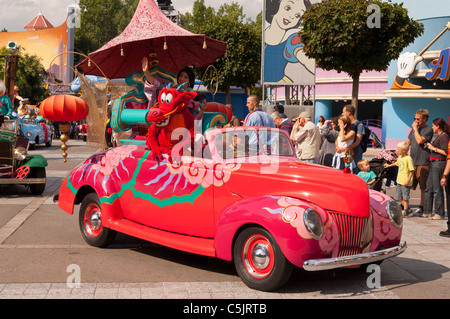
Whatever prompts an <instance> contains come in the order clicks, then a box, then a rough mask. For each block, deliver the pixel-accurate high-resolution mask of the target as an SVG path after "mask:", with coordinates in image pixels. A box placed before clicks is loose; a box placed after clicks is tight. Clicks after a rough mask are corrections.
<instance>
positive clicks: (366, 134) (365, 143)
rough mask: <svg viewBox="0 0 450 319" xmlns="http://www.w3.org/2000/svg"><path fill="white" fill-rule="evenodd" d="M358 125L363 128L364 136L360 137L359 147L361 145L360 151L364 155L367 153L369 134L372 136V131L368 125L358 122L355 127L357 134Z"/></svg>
mask: <svg viewBox="0 0 450 319" xmlns="http://www.w3.org/2000/svg"><path fill="white" fill-rule="evenodd" d="M359 124H361V125H363V126H364V134H363V136H362V139H361V143H360V145H361V149H362V151H363V153H365V152H366V151H367V146H368V145H369V143H370V134H372V130H370V129H369V123H367V124H366V125H364V124H363V123H362V122H360V121H358V124H357V126H356V132H358V125H359Z"/></svg>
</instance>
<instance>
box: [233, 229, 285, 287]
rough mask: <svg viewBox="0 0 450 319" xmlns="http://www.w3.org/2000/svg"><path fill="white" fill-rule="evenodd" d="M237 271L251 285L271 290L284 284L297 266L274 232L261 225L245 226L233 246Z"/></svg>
mask: <svg viewBox="0 0 450 319" xmlns="http://www.w3.org/2000/svg"><path fill="white" fill-rule="evenodd" d="M233 257H234V264H235V267H236V271H237V273H238V275H239V277H240V278H241V279H242V281H243V282H244V283H245V284H246V285H247V286H249V287H250V288H253V289H257V290H262V291H271V290H274V289H276V288H279V287H281V286H282V285H284V284H285V283H286V282H287V281H288V280H289V278H290V276H291V274H292V270H293V268H294V266H293V265H292V264H291V263H290V262H289V261H288V260H287V259H286V257H285V256H284V255H283V252H282V251H281V249H280V247H279V246H278V244H277V242H276V241H275V239H274V238H273V236H272V235H271V234H270V233H269V232H268V231H267V230H265V229H263V228H260V227H250V228H246V229H244V230H243V231H242V232H240V233H239V235H238V236H237V238H236V241H235V243H234V248H233Z"/></svg>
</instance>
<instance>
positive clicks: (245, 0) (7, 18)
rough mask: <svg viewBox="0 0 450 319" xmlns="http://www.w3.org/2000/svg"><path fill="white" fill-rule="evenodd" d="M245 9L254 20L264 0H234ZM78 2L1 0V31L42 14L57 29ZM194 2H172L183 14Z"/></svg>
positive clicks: (210, 2)
mask: <svg viewBox="0 0 450 319" xmlns="http://www.w3.org/2000/svg"><path fill="white" fill-rule="evenodd" d="M234 1H235V2H238V3H239V4H240V5H242V6H243V8H244V14H245V15H246V16H247V17H249V18H252V19H255V18H256V15H257V14H258V13H259V12H260V11H262V1H263V0H234ZM78 2H79V1H78V0H0V30H3V28H6V29H7V30H8V31H10V32H14V31H24V26H25V25H27V24H28V22H30V21H31V20H32V19H33V18H35V17H36V16H37V15H38V13H39V11H41V12H42V14H43V15H44V17H46V18H47V19H48V20H49V21H50V23H51V24H52V25H53V26H54V27H57V26H59V25H61V24H62V23H63V22H64V21H65V19H66V16H67V7H68V6H69V5H71V4H78ZM231 2H233V1H232V0H205V5H206V6H211V7H213V8H216V9H217V8H219V7H220V5H221V4H222V3H231ZM193 3H194V0H172V5H173V6H174V8H175V10H178V11H180V12H181V13H185V12H192V4H193Z"/></svg>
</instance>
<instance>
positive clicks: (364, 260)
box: [303, 242, 406, 271]
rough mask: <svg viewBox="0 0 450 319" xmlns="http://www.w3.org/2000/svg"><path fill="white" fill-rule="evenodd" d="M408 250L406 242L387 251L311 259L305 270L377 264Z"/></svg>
mask: <svg viewBox="0 0 450 319" xmlns="http://www.w3.org/2000/svg"><path fill="white" fill-rule="evenodd" d="M405 250H406V242H404V243H402V244H400V245H398V246H395V247H391V248H387V249H383V250H378V251H374V252H370V253H364V254H358V255H352V256H345V257H336V258H325V259H310V260H307V261H305V262H304V263H303V268H304V269H305V270H308V271H319V270H328V269H335V268H342V267H350V266H357V265H362V264H371V263H376V262H377V261H380V260H384V259H387V258H391V257H394V256H397V255H399V254H401V253H403V252H404V251H405Z"/></svg>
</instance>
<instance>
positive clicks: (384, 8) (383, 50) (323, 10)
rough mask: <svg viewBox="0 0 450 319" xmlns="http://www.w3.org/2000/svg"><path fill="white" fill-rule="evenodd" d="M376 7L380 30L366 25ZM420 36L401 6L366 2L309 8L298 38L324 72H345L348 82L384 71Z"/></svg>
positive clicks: (336, 0) (335, 1)
mask: <svg viewBox="0 0 450 319" xmlns="http://www.w3.org/2000/svg"><path fill="white" fill-rule="evenodd" d="M370 4H375V5H378V6H379V7H380V12H381V27H380V28H370V27H369V26H368V24H367V20H368V18H369V16H370V15H371V14H372V13H373V12H371V11H370V10H369V12H368V10H367V8H368V6H369V5H370ZM422 33H423V25H422V24H420V23H418V22H417V21H414V20H412V19H411V18H409V16H408V11H407V9H405V8H403V4H397V3H391V2H390V1H389V2H382V1H378V0H375V1H368V0H327V1H324V2H321V3H319V4H315V5H313V6H311V8H310V9H309V10H307V11H306V13H305V15H304V17H303V30H302V31H300V33H299V34H300V36H301V38H302V42H303V44H304V48H303V50H304V52H305V53H306V55H307V56H308V57H310V58H314V59H315V60H316V64H317V66H318V67H320V68H323V69H325V70H337V71H339V72H347V73H348V74H349V75H350V76H351V77H352V78H355V77H359V75H360V74H361V72H362V71H364V70H367V71H371V70H374V71H383V70H386V69H387V67H388V65H389V63H390V61H392V60H394V59H397V58H398V56H399V55H400V53H401V52H402V50H403V49H404V48H405V47H407V46H408V45H409V44H410V43H412V42H413V41H414V39H415V38H416V37H418V36H420V35H421V34H422Z"/></svg>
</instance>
